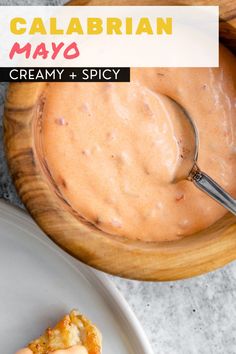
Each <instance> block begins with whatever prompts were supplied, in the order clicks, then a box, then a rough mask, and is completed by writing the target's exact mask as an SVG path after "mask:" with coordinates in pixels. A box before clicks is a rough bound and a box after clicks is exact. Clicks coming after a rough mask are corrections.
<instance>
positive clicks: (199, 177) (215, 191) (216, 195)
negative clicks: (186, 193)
mask: <svg viewBox="0 0 236 354" xmlns="http://www.w3.org/2000/svg"><path fill="white" fill-rule="evenodd" d="M172 101H174V103H175V104H176V105H177V106H178V108H179V109H181V111H182V112H183V113H184V114H183V116H184V117H185V118H186V119H187V120H188V122H189V127H190V129H191V131H192V133H193V138H194V149H193V151H192V156H191V159H192V166H191V169H190V171H188V173H187V174H186V176H185V178H187V179H188V180H189V181H192V182H193V183H194V184H195V185H196V186H197V187H198V188H199V189H201V190H202V191H203V192H205V193H207V194H208V195H209V196H210V197H211V198H213V199H215V200H216V201H217V202H218V203H220V204H221V205H223V207H225V208H226V209H228V210H229V211H230V212H231V213H233V214H234V215H236V200H235V199H234V198H233V197H231V196H230V195H229V194H228V193H227V192H226V191H225V190H224V189H223V188H222V187H220V186H219V185H218V183H216V182H215V181H214V180H213V179H212V178H211V177H209V176H208V175H207V174H206V173H204V172H202V171H201V170H200V168H199V167H198V165H197V160H198V150H199V135H198V130H197V128H196V126H195V124H194V122H193V120H192V118H191V117H190V115H189V114H188V112H187V111H186V110H185V109H184V108H183V107H182V106H181V105H180V104H179V103H178V102H176V101H175V100H173V99H172ZM181 178H182V179H183V176H181ZM178 180H179V178H178Z"/></svg>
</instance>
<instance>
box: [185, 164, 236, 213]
mask: <svg viewBox="0 0 236 354" xmlns="http://www.w3.org/2000/svg"><path fill="white" fill-rule="evenodd" d="M190 180H191V181H192V182H193V183H194V184H195V185H196V186H197V187H198V188H199V189H201V190H202V191H203V192H205V193H207V194H208V195H209V196H210V197H212V198H213V199H215V200H216V201H217V202H218V203H220V204H221V205H223V207H225V208H226V209H228V210H229V211H230V212H231V213H233V214H234V215H236V200H235V199H234V198H232V197H231V196H230V195H229V194H228V193H227V192H226V191H225V190H224V189H223V188H221V187H220V186H219V185H218V184H217V183H216V182H215V181H214V180H213V179H212V178H211V177H209V176H208V175H207V174H206V173H204V172H202V171H200V170H199V169H198V168H196V169H195V170H194V171H193V172H192V173H191V175H190Z"/></svg>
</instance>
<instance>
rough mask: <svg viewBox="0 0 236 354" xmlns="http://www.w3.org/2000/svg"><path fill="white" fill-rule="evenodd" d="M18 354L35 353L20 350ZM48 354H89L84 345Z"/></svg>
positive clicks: (26, 349) (28, 350)
mask: <svg viewBox="0 0 236 354" xmlns="http://www.w3.org/2000/svg"><path fill="white" fill-rule="evenodd" d="M16 354H33V352H32V350H30V349H29V348H24V349H21V350H19V351H18V352H17V353H16ZM48 354H88V351H87V349H86V348H85V347H84V346H82V345H74V346H73V347H71V348H68V349H62V350H55V351H54V352H50V353H48Z"/></svg>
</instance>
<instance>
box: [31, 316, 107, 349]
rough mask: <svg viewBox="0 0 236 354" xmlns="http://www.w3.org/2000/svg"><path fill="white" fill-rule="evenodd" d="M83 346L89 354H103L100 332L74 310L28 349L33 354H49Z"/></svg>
mask: <svg viewBox="0 0 236 354" xmlns="http://www.w3.org/2000/svg"><path fill="white" fill-rule="evenodd" d="M77 345H81V346H82V347H84V349H86V350H87V353H88V354H101V352H102V338H101V334H100V332H99V330H98V329H97V327H96V326H95V325H93V324H92V323H91V322H90V321H89V320H88V319H87V318H86V317H85V316H83V315H81V314H80V313H79V312H78V311H76V310H73V311H71V312H70V314H68V315H66V316H65V317H64V318H63V319H62V320H61V321H60V322H59V323H58V324H57V325H56V326H55V327H54V328H48V329H47V330H46V331H45V333H44V334H43V335H42V336H41V337H40V338H38V339H36V340H34V341H32V342H31V343H30V344H29V345H28V348H29V349H31V351H32V352H33V354H48V353H51V352H54V351H56V350H62V349H68V348H70V347H73V346H77Z"/></svg>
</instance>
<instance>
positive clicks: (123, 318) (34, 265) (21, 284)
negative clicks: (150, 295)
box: [0, 202, 153, 354]
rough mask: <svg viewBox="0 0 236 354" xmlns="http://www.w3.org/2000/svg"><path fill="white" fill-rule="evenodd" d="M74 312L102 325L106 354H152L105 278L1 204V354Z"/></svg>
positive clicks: (137, 327)
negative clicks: (78, 312)
mask: <svg viewBox="0 0 236 354" xmlns="http://www.w3.org/2000/svg"><path fill="white" fill-rule="evenodd" d="M72 308H78V309H79V310H80V311H81V312H82V313H84V314H86V315H87V316H88V317H89V318H90V319H91V320H92V321H94V322H95V323H96V324H97V325H98V327H99V328H100V330H101V332H102V333H103V343H104V351H103V353H104V354H128V353H129V354H153V352H152V349H151V348H150V345H149V343H148V341H147V339H146V336H145V335H144V333H143V331H142V329H141V327H140V325H139V323H138V321H137V319H136V318H135V316H134V314H133V313H132V312H131V310H130V308H129V307H128V305H127V303H126V302H125V300H124V299H123V298H122V297H121V295H120V293H119V292H118V291H117V290H116V288H115V287H114V286H113V284H112V283H111V282H110V281H109V280H108V278H107V277H106V276H105V275H103V274H102V273H100V272H97V271H94V270H92V269H91V268H89V267H87V266H85V265H83V264H81V263H80V262H78V261H76V260H74V259H73V258H72V257H70V256H69V255H67V254H66V253H65V252H63V251H62V250H60V249H59V248H58V247H57V246H55V245H54V244H53V243H52V242H51V241H50V240H49V239H48V238H47V237H45V235H44V234H43V233H42V231H40V229H39V228H38V227H37V226H36V225H35V224H34V222H33V221H32V220H31V219H30V217H29V216H27V215H26V214H25V213H24V212H23V211H20V210H18V209H15V208H14V207H12V206H9V205H7V204H6V203H4V202H0V343H1V344H0V352H1V354H13V353H14V352H15V351H16V350H17V349H19V348H21V347H22V346H24V345H25V344H27V343H28V342H29V341H30V340H31V339H33V338H36V337H38V336H39V335H40V333H42V331H43V330H44V329H45V328H46V327H48V326H53V324H55V322H56V321H57V320H58V319H60V317H61V316H62V315H63V314H65V313H66V312H68V311H69V310H71V309H72Z"/></svg>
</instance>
